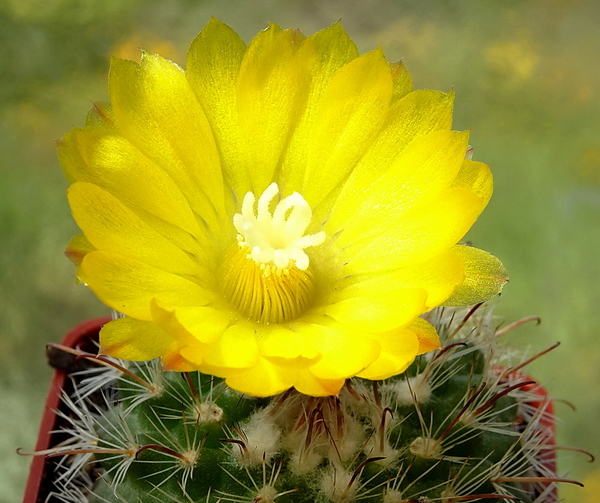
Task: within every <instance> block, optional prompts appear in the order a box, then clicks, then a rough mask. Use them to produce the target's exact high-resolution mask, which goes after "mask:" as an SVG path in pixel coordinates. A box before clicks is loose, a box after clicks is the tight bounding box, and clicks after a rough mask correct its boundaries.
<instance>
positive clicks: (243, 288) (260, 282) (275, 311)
mask: <svg viewBox="0 0 600 503" xmlns="http://www.w3.org/2000/svg"><path fill="white" fill-rule="evenodd" d="M278 193H279V187H278V186H277V184H276V183H272V184H271V185H269V187H267V189H266V190H265V191H264V192H263V194H262V195H261V196H260V197H259V199H258V204H257V205H256V206H257V208H256V211H255V203H256V197H255V196H254V194H253V193H252V192H248V193H247V194H246V195H245V196H244V201H243V202H242V211H241V213H236V214H235V215H234V217H233V225H234V226H235V228H236V230H237V231H238V233H239V234H238V237H237V239H238V242H237V243H236V244H234V245H233V246H231V248H230V249H229V250H228V252H227V254H226V256H225V259H224V261H223V265H222V266H221V277H222V279H223V292H224V294H225V296H226V297H227V299H228V300H229V301H230V302H231V303H232V304H233V305H234V306H235V307H237V308H238V309H239V310H240V311H241V312H242V313H243V314H244V315H245V316H247V317H248V318H250V319H253V320H255V321H260V322H263V323H281V322H284V321H289V320H292V319H294V318H296V317H298V316H300V315H301V314H302V313H303V312H304V311H305V310H306V309H307V308H308V306H309V305H310V302H311V300H312V297H313V291H314V285H313V279H312V274H311V272H310V270H309V262H310V260H309V257H308V255H307V254H306V252H305V251H304V248H308V247H309V246H317V245H320V244H321V243H323V241H325V233H324V232H319V233H317V234H307V235H304V233H305V231H306V229H307V228H308V226H309V225H310V221H311V218H312V210H311V209H310V206H309V204H308V203H307V202H306V200H305V199H304V198H303V197H302V196H301V195H300V194H298V193H297V192H294V193H293V194H291V195H290V196H287V197H285V198H283V199H282V200H281V201H279V203H277V205H276V206H275V209H274V210H273V213H271V210H270V206H271V204H272V202H273V200H274V199H275V197H276V196H277V194H278Z"/></svg>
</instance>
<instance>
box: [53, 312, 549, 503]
mask: <svg viewBox="0 0 600 503" xmlns="http://www.w3.org/2000/svg"><path fill="white" fill-rule="evenodd" d="M452 314H453V315H454V316H456V312H453V311H452V312H451V311H448V310H446V311H445V312H444V311H442V310H440V311H438V312H437V313H435V314H432V315H431V318H430V321H432V322H434V323H435V324H436V325H437V328H438V330H439V332H440V334H441V335H442V342H443V346H444V349H442V350H440V351H438V352H436V353H433V354H430V355H426V356H423V357H420V358H419V359H418V360H417V361H416V362H415V363H414V364H413V365H412V366H411V367H410V368H409V369H408V371H407V372H406V373H404V374H403V375H400V376H396V377H393V378H391V379H388V380H386V381H381V382H375V383H373V382H371V381H364V380H361V379H358V378H355V379H352V380H351V381H348V382H347V385H346V386H345V388H344V389H343V390H342V392H341V393H340V395H339V396H336V397H326V398H314V397H309V396H304V395H301V394H299V393H297V392H295V391H293V390H290V391H288V392H286V393H284V394H282V395H279V396H276V397H272V398H270V399H256V398H251V397H247V396H243V395H240V394H239V393H237V392H235V391H233V390H231V389H229V388H227V387H226V385H225V383H224V382H223V381H222V380H221V379H218V378H213V377H210V376H205V375H201V374H199V373H190V374H180V373H174V372H163V371H162V369H161V368H160V365H159V364H158V363H157V362H148V363H142V364H136V365H135V366H133V367H132V368H131V369H130V370H131V373H132V374H131V375H128V374H126V373H122V374H121V375H119V376H118V377H117V379H116V382H114V383H113V384H112V386H111V389H116V391H113V394H112V395H108V394H107V392H104V393H103V396H104V397H105V399H106V402H107V403H108V406H107V407H108V410H106V411H100V410H96V411H95V412H94V416H95V420H94V422H93V426H92V428H91V429H93V430H94V431H93V432H92V433H90V438H92V439H94V438H95V440H92V441H89V442H88V444H89V445H88V446H87V451H88V452H87V454H85V455H87V456H88V461H90V462H92V463H93V464H94V466H96V467H98V466H99V467H100V469H99V470H97V469H96V472H97V473H99V474H100V476H99V478H98V479H97V480H96V481H94V482H93V483H92V485H93V487H92V489H91V494H90V495H86V496H85V497H87V498H88V500H89V501H91V502H123V501H126V502H129V503H135V502H154V501H166V502H171V501H172V502H182V503H185V502H202V503H213V502H214V503H217V502H226V501H230V502H256V503H258V502H261V503H271V502H274V501H277V502H278V503H320V502H323V503H325V502H333V503H351V502H354V501H360V502H365V503H371V502H372V503H427V502H433V501H448V502H459V501H477V500H483V499H485V501H490V502H496V503H499V502H503V501H513V500H519V501H523V502H525V503H532V502H534V501H537V502H542V501H544V499H543V495H542V496H540V494H542V493H543V491H544V487H541V488H538V490H537V492H535V491H534V490H532V486H531V485H524V482H522V481H523V480H524V478H525V477H527V476H528V475H529V476H530V475H532V474H535V473H539V470H540V466H538V465H539V463H538V462H537V461H536V453H537V452H539V450H540V447H541V446H542V447H543V442H544V441H545V438H544V436H543V431H542V430H541V429H539V424H538V422H539V417H538V416H539V415H540V414H542V411H539V412H535V411H534V412H533V414H532V415H531V417H530V418H529V420H528V421H527V423H526V425H525V427H524V431H518V429H517V428H516V426H515V425H516V424H517V418H518V416H519V415H520V407H521V406H522V405H523V403H526V402H527V401H528V400H530V397H528V396H527V393H526V392H524V391H522V389H521V388H522V387H523V385H524V383H525V382H526V380H525V379H524V378H523V377H520V376H518V375H516V376H515V375H514V374H511V373H509V372H508V371H504V372H503V371H501V370H499V367H498V366H497V364H498V361H499V355H500V356H502V354H503V353H502V351H500V350H499V348H498V345H497V343H496V339H497V337H496V336H495V334H494V330H493V329H492V328H490V326H489V324H490V320H491V317H490V316H489V315H480V316H479V317H473V318H471V319H470V320H469V321H468V322H467V323H462V325H464V326H462V328H460V330H458V331H457V330H456V329H455V328H453V325H454V324H455V323H452V322H451V321H450V319H451V318H450V316H451V315H452ZM459 326H460V325H459ZM133 376H135V377H133ZM92 379H98V378H97V377H93V378H89V379H87V381H88V382H87V384H88V387H89V386H90V382H89V381H90V380H92ZM92 387H93V384H92ZM79 398H80V400H79V402H80V403H81V402H82V401H84V400H88V398H83V397H81V396H80V397H79ZM74 421H75V422H76V421H77V420H76V419H75V420H74ZM521 429H523V428H521ZM80 437H81V434H80ZM84 447H85V442H83V443H80V444H78V447H77V448H78V449H81V450H82V451H83V450H84ZM74 451H76V449H74ZM90 452H91V453H93V459H90ZM75 456H77V455H75ZM80 456H83V454H80ZM71 457H73V452H71ZM74 465H80V466H82V465H83V463H81V462H80V463H74V464H73V465H71V466H74ZM81 477H82V475H81V473H79V474H77V473H75V471H74V470H71V471H69V470H67V471H66V473H65V475H64V478H65V480H67V481H68V482H70V483H71V487H72V486H73V485H74V484H77V481H78V480H81ZM87 477H88V478H89V476H87ZM67 486H68V484H65V489H64V491H65V494H67V493H66V491H67V489H66V487H67ZM71 490H72V491H73V489H71ZM548 490H549V489H548V487H546V491H548ZM78 491H80V492H81V493H82V494H83V493H86V494H87V492H88V490H87V489H86V490H82V489H81V488H79V489H78ZM73 494H74V492H73ZM82 497H83V496H82ZM64 498H65V499H64V500H63V501H82V500H78V499H75V497H73V499H66V496H64ZM540 498H542V499H540Z"/></svg>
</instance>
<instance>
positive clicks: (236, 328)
mask: <svg viewBox="0 0 600 503" xmlns="http://www.w3.org/2000/svg"><path fill="white" fill-rule="evenodd" d="M182 354H184V355H185V353H182ZM259 359H260V355H259V353H258V344H257V342H256V331H255V329H254V326H252V324H250V323H237V324H235V325H233V326H231V327H229V328H227V329H226V330H225V331H224V332H223V333H222V334H221V336H220V337H219V338H217V339H215V340H214V341H213V342H212V343H211V344H209V345H208V346H207V348H206V350H205V352H204V363H205V364H206V365H211V366H214V367H220V368H229V369H231V368H234V369H238V368H243V369H247V368H252V367H254V366H255V365H258V364H259Z"/></svg>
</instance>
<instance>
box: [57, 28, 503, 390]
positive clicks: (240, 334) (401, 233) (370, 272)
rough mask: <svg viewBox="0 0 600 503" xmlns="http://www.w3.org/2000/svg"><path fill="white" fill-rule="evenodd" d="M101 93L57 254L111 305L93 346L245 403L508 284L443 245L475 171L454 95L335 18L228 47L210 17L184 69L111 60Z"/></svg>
mask: <svg viewBox="0 0 600 503" xmlns="http://www.w3.org/2000/svg"><path fill="white" fill-rule="evenodd" d="M109 87H110V102H111V104H110V106H109V105H106V104H97V105H96V106H95V108H94V110H92V112H90V114H89V116H88V119H87V124H86V126H85V127H84V128H81V129H78V128H75V129H73V131H72V132H71V133H68V134H67V135H65V137H64V138H63V139H62V141H61V142H60V144H59V157H60V160H61V163H62V165H63V167H64V170H65V173H66V175H67V177H68V179H69V181H70V182H71V183H72V185H71V187H70V188H69V191H68V197H69V202H70V205H71V208H72V212H73V216H74V218H75V220H76V222H77V224H78V225H79V227H80V228H81V230H82V231H83V234H81V235H78V236H76V237H75V238H74V239H73V240H72V241H71V243H70V244H69V247H68V249H67V254H68V255H69V256H70V258H71V259H72V260H73V261H74V262H75V263H76V264H77V266H78V267H77V276H78V278H79V279H80V280H81V281H82V282H83V283H85V284H87V285H88V286H89V287H90V288H91V289H92V290H93V291H94V292H95V293H96V295H97V296H98V297H99V298H100V299H101V300H102V301H103V302H105V303H106V304H107V305H109V306H110V307H112V308H113V309H115V310H117V311H119V312H120V313H123V314H124V315H125V316H124V317H123V318H119V319H116V320H115V321H112V322H110V323H109V324H107V325H106V326H105V327H104V329H103V330H102V333H101V345H102V350H103V352H104V353H106V354H109V355H113V356H115V357H118V358H123V359H129V360H147V359H152V358H157V357H162V359H163V362H164V365H165V366H166V367H167V368H170V369H173V370H180V371H187V370H194V369H197V370H200V371H202V372H205V373H208V374H212V375H216V376H219V377H224V378H225V379H226V381H227V383H228V385H229V386H231V387H232V388H234V389H237V390H239V391H241V392H244V393H248V394H250V395H255V396H268V395H273V394H276V393H279V392H282V391H284V390H286V389H288V388H290V387H295V388H296V389H297V390H299V391H300V392H302V393H306V394H309V395H313V396H327V395H334V394H336V393H338V392H339V390H340V388H341V387H342V385H343V383H344V381H345V379H347V378H349V377H352V376H359V377H364V378H367V379H384V378H387V377H390V376H392V375H395V374H398V373H401V372H403V371H404V370H405V369H406V368H407V367H408V366H409V365H410V363H411V362H412V361H413V360H414V359H415V357H416V356H417V355H419V354H423V353H425V352H428V351H431V350H433V349H436V348H438V347H439V341H438V337H437V334H436V332H435V330H434V329H433V327H432V326H431V325H429V324H428V323H427V322H426V321H424V320H423V319H422V318H420V315H421V314H423V313H425V312H427V311H429V310H430V309H432V308H434V307H436V306H440V305H470V304H474V303H477V302H481V301H484V300H487V299H488V298H490V297H491V296H493V295H495V294H497V293H498V292H499V291H500V289H501V288H502V286H503V284H504V283H505V282H506V273H505V271H504V269H503V267H502V264H501V263H500V262H499V261H498V260H497V259H496V258H495V257H493V256H492V255H489V254H488V253H486V252H484V251H481V250H478V249H476V248H472V247H469V246H465V245H460V244H457V243H459V241H460V240H461V239H462V237H463V236H464V235H465V233H466V232H467V230H468V229H469V228H470V227H471V226H472V224H473V223H474V222H475V220H476V219H477V217H478V215H479V214H480V213H481V211H482V210H483V208H484V207H485V206H486V204H487V202H488V200H489V198H490V195H491V192H492V179H491V175H490V172H489V169H488V167H487V166H486V165H484V164H482V163H479V162H475V161H472V160H469V159H466V157H465V154H466V152H467V148H468V137H469V135H468V133H467V132H457V131H452V130H451V129H450V128H451V119H452V104H453V94H452V93H448V94H447V93H442V92H436V91H429V90H422V91H413V90H412V82H411V78H410V75H409V74H408V72H407V71H406V70H405V68H404V67H403V66H402V65H401V64H390V63H388V62H387V61H386V59H385V57H384V55H383V52H382V51H381V49H376V50H374V51H372V52H369V53H366V54H363V55H359V54H358V51H357V48H356V46H355V44H354V43H353V42H352V41H351V40H350V38H349V37H348V36H347V34H346V33H345V31H344V30H343V28H342V27H341V25H340V24H339V23H336V24H334V25H332V26H330V27H329V28H327V29H325V30H322V31H320V32H318V33H316V34H314V35H312V36H310V37H305V36H304V35H302V34H301V33H300V32H298V31H291V30H281V29H280V28H279V27H278V26H276V25H271V26H269V28H267V29H266V30H264V31H262V32H260V33H259V34H258V35H257V36H256V37H255V38H254V39H253V40H252V41H251V42H250V44H249V45H248V46H246V44H245V43H244V42H243V41H242V40H241V39H240V38H239V36H238V35H237V34H236V33H235V32H234V31H233V30H232V29H230V28H229V27H227V26H226V25H224V24H223V23H221V22H219V21H217V20H215V19H212V20H211V21H210V22H209V23H208V24H207V25H206V26H205V28H204V29H203V30H202V32H201V33H200V35H199V36H198V37H197V38H196V39H195V40H194V42H193V43H192V46H191V48H190V50H189V53H188V58H187V67H186V69H185V70H183V69H182V68H180V67H179V66H177V65H176V64H175V63H173V62H172V61H169V60H167V59H164V58H162V57H161V56H158V55H156V54H151V53H148V52H144V53H143V56H142V60H141V63H140V64H137V63H135V62H133V61H127V60H120V59H114V60H113V61H112V65H111V70H110V78H109Z"/></svg>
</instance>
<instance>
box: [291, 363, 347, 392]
mask: <svg viewBox="0 0 600 503" xmlns="http://www.w3.org/2000/svg"><path fill="white" fill-rule="evenodd" d="M345 382H346V380H345V379H321V378H320V377H317V376H315V375H314V374H313V373H312V372H311V371H310V369H306V370H303V371H301V372H299V373H298V378H297V379H296V381H295V382H294V388H296V390H297V391H299V392H300V393H304V394H305V395H310V396H335V395H339V393H340V390H341V389H342V386H343V385H344V383H345Z"/></svg>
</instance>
